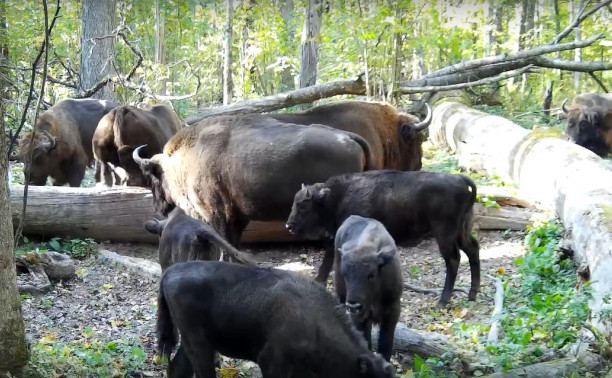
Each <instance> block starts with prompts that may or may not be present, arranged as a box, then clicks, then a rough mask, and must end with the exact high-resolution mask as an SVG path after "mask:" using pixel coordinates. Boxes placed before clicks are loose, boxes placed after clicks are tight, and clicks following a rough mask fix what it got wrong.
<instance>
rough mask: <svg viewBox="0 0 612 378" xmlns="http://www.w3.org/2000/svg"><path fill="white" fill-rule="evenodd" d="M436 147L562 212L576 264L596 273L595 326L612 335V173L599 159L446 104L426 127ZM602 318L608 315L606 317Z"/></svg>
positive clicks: (545, 136) (593, 275)
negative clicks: (611, 315) (609, 315)
mask: <svg viewBox="0 0 612 378" xmlns="http://www.w3.org/2000/svg"><path fill="white" fill-rule="evenodd" d="M429 130H430V136H431V138H432V140H433V141H434V143H435V144H437V145H440V146H445V147H450V149H451V150H453V151H455V152H457V154H458V159H459V165H460V166H461V167H464V168H467V169H472V170H476V171H484V172H485V173H487V174H490V175H498V176H500V177H502V178H503V179H511V180H514V181H515V182H516V183H517V184H518V185H519V187H520V188H521V191H522V192H523V193H525V195H527V196H529V197H530V198H533V199H534V200H536V201H539V202H541V203H542V204H543V205H544V206H548V207H550V208H553V209H555V210H556V211H557V214H558V215H559V217H560V218H561V220H562V221H563V224H564V226H565V228H566V229H568V230H571V237H570V238H571V243H572V247H573V249H574V251H575V259H576V261H577V263H578V265H579V266H580V265H586V266H588V267H589V269H590V273H591V288H592V294H593V298H592V300H591V301H590V302H589V307H590V309H591V313H592V317H593V322H594V323H595V325H596V326H597V328H598V329H600V331H602V332H604V333H605V334H607V335H609V334H610V331H611V330H612V327H611V325H612V323H610V321H609V320H608V319H609V318H607V317H606V316H600V315H605V312H606V311H610V309H612V305H610V304H607V303H606V298H607V297H608V296H610V295H611V294H612V226H611V224H612V223H611V219H612V218H611V216H610V214H612V190H611V189H610V188H612V170H610V169H609V168H608V167H607V165H606V164H604V162H603V160H602V159H601V158H599V157H598V156H597V155H595V154H594V153H592V152H590V151H588V150H586V149H584V148H582V147H580V146H577V145H575V144H573V143H570V142H568V141H566V140H563V139H559V138H554V137H550V136H553V135H557V136H558V135H559V134H558V133H555V132H552V131H548V132H547V131H542V130H535V131H533V132H529V131H528V130H526V129H524V128H522V127H520V126H518V125H516V124H514V123H512V122H511V121H509V120H507V119H505V118H502V117H498V116H492V115H488V114H486V113H482V112H480V111H477V110H474V109H472V108H469V107H467V106H465V105H463V104H459V103H454V102H447V103H444V104H442V105H440V106H438V107H436V109H435V110H434V116H433V121H432V123H431V125H430V127H429ZM602 312H604V314H602Z"/></svg>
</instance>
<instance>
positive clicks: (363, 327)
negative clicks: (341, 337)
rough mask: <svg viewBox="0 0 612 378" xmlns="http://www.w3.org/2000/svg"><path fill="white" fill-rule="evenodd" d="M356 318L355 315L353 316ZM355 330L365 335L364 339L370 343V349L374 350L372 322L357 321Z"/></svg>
mask: <svg viewBox="0 0 612 378" xmlns="http://www.w3.org/2000/svg"><path fill="white" fill-rule="evenodd" d="M353 316H354V315H353ZM354 323H355V328H357V330H358V331H359V332H361V333H362V334H363V337H364V338H365V340H366V341H367V343H368V348H369V349H370V350H372V320H371V319H369V318H368V319H366V320H364V321H361V322H360V321H355V322H354Z"/></svg>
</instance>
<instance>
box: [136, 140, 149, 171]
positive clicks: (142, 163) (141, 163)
mask: <svg viewBox="0 0 612 378" xmlns="http://www.w3.org/2000/svg"><path fill="white" fill-rule="evenodd" d="M146 146H147V145H146V144H143V145H142V146H140V147H137V148H136V149H135V150H134V152H132V159H134V162H135V163H136V164H138V165H139V166H140V168H141V169H146V168H147V167H148V166H149V164H150V163H151V159H143V158H141V157H140V149H141V148H144V147H146Z"/></svg>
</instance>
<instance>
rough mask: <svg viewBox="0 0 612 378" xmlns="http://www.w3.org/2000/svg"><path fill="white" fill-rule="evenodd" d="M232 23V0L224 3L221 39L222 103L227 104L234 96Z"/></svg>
mask: <svg viewBox="0 0 612 378" xmlns="http://www.w3.org/2000/svg"><path fill="white" fill-rule="evenodd" d="M233 24H234V4H233V0H226V4H225V38H224V39H223V105H229V104H230V103H231V102H232V97H233V96H234V88H233V83H232V34H233Z"/></svg>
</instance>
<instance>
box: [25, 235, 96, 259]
mask: <svg viewBox="0 0 612 378" xmlns="http://www.w3.org/2000/svg"><path fill="white" fill-rule="evenodd" d="M95 245H96V242H95V241H94V240H93V239H62V238H52V239H51V240H49V241H33V240H30V239H28V238H27V237H24V238H23V240H22V243H21V244H20V245H19V246H17V248H16V249H15V254H16V255H17V256H23V255H25V254H26V253H30V252H35V253H47V252H48V251H55V252H61V253H65V254H67V255H68V256H70V257H72V258H76V259H84V258H87V257H89V256H91V255H93V254H94V253H95Z"/></svg>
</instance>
